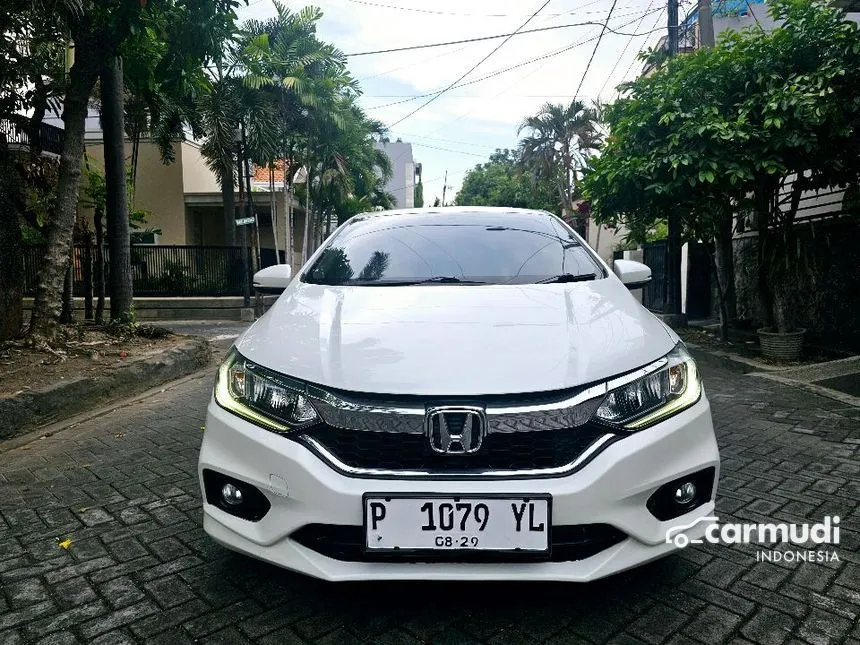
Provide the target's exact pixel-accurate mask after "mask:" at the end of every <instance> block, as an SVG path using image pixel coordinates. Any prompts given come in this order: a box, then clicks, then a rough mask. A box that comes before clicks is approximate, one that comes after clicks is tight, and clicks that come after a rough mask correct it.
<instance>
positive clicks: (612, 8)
mask: <svg viewBox="0 0 860 645" xmlns="http://www.w3.org/2000/svg"><path fill="white" fill-rule="evenodd" d="M616 4H618V0H612V6H611V7H609V13H608V14H607V15H606V24H604V25H603V29H602V30H601V31H600V35H599V36H598V37H597V42H596V43H594V49H593V50H592V51H591V58H589V59H588V64H587V65H586V66H585V71H584V72H583V73H582V78H580V79H579V85H578V86H577V88H576V92H574V94H573V100H574V101H576V97H577V96H579V90H581V89H582V84H583V83H584V82H585V76H586V75H587V74H588V70H589V69H591V62H592V61H593V60H594V55H595V54H596V53H597V48H598V47H600V41H601V40H603V34H605V33H606V26H607V25H608V24H609V20H610V19H611V18H612V12H613V11H615V5H616ZM649 6H650V5H649Z"/></svg>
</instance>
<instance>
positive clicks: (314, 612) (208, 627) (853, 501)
mask: <svg viewBox="0 0 860 645" xmlns="http://www.w3.org/2000/svg"><path fill="white" fill-rule="evenodd" d="M701 363H702V365H701V366H702V370H703V373H704V375H705V379H706V387H707V391H708V395H709V397H710V399H711V401H712V404H713V410H714V420H715V424H716V427H717V433H718V439H719V443H720V448H721V450H722V456H723V477H722V481H721V487H720V497H719V500H718V504H717V511H718V514H719V516H720V517H721V519H723V520H729V519H735V520H738V521H767V520H773V519H776V520H780V521H787V522H801V521H807V520H809V521H820V520H821V518H822V516H823V515H825V514H838V515H840V517H841V518H842V522H841V526H842V544H841V545H840V547H839V549H838V554H839V557H840V561H839V562H829V563H821V564H817V563H785V562H781V563H778V564H777V563H768V562H756V560H755V557H754V549H753V548H752V547H738V546H712V545H704V546H696V547H691V548H689V549H687V550H685V551H683V552H681V553H679V554H677V555H673V556H671V557H669V558H666V559H663V560H661V561H659V562H656V563H653V564H650V565H648V566H646V567H643V568H640V569H638V570H635V571H631V572H628V573H625V574H622V575H619V576H616V577H613V578H611V579H608V580H603V581H599V582H596V583H593V584H589V585H565V584H497V583H494V584H479V583H470V584H441V583H408V584H395V583H386V584H368V583H360V584H359V583H351V584H341V585H332V584H326V583H322V582H318V581H315V580H311V579H308V578H304V577H301V576H298V575H294V574H291V573H289V572H286V571H283V570H280V569H277V568H275V567H272V566H269V565H266V564H263V563H260V562H256V561H252V560H249V559H247V558H244V557H241V556H238V555H234V554H231V553H229V552H227V551H225V550H223V549H221V548H220V547H218V546H216V545H214V544H213V543H211V542H210V541H209V540H208V539H207V537H206V536H205V534H204V533H203V531H202V529H201V526H200V524H201V521H200V520H201V512H200V497H199V491H198V488H197V476H196V471H195V467H196V458H197V451H198V448H199V444H200V440H201V436H202V433H201V426H202V424H203V410H204V408H205V404H206V400H207V398H208V396H209V390H210V386H211V375H209V374H207V375H206V376H205V377H202V376H201V378H199V379H192V380H189V381H186V382H184V383H182V384H181V385H177V386H175V387H174V388H172V389H168V390H167V391H165V392H163V393H161V394H157V395H155V396H153V397H150V398H148V399H145V400H143V401H140V402H137V403H135V404H133V405H131V406H128V407H125V408H121V409H119V410H116V411H114V412H112V413H110V414H107V415H105V416H102V417H99V418H95V419H92V420H90V421H88V422H86V423H85V424H82V425H81V426H79V427H77V428H73V429H69V430H66V431H63V432H60V433H57V434H54V435H53V436H50V437H47V438H44V439H40V440H37V441H35V442H34V443H30V444H28V445H26V446H23V447H18V448H14V449H7V450H6V451H5V452H0V644H3V645H8V644H12V643H54V644H65V643H80V642H92V643H104V644H110V645H116V644H121V643H144V642H145V643H170V644H182V643H195V642H197V643H243V642H253V643H261V644H272V645H283V644H291V643H321V644H322V643H330V644H337V645H340V644H345V643H380V644H389V643H390V644H400V643H473V644H480V643H486V644H493V645H496V644H498V645H508V644H511V645H513V644H517V643H550V644H553V645H562V644H572V643H594V642H613V643H640V644H641V643H654V644H656V643H672V644H676V643H677V644H679V645H680V644H682V643H706V644H711V643H727V642H732V643H761V644H763V645H778V644H781V643H811V644H814V645H818V644H826V643H852V644H860V622H858V621H859V620H860V554H858V550H860V548H858V547H860V539H858V534H860V530H858V529H860V510H858V509H860V501H858V500H860V420H858V414H857V412H858V410H856V409H851V408H846V407H844V406H843V405H842V404H840V403H838V402H836V401H831V400H829V399H824V398H819V397H817V396H815V395H813V394H809V393H806V392H804V391H801V390H796V389H791V388H788V387H786V386H783V385H780V384H777V383H773V382H770V381H766V380H763V379H758V378H756V377H752V376H745V375H742V374H740V373H738V372H733V371H730V370H728V369H726V367H725V366H723V365H721V364H718V363H713V364H711V362H710V361H709V360H703V361H702V362H701ZM0 449H2V446H0ZM58 538H59V539H65V538H71V539H72V545H71V547H70V548H69V549H68V550H63V549H62V548H60V547H59V546H58V543H57V539H58Z"/></svg>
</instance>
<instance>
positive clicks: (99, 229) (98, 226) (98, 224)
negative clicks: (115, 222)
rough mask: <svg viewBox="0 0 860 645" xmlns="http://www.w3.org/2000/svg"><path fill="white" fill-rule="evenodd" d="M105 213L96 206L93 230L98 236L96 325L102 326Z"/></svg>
mask: <svg viewBox="0 0 860 645" xmlns="http://www.w3.org/2000/svg"><path fill="white" fill-rule="evenodd" d="M103 218H104V213H103V212H102V209H101V206H96V208H95V212H94V213H93V229H95V234H96V323H97V324H99V325H101V324H102V323H103V322H104V317H105V246H104V244H105V236H104V226H103V224H102V221H103Z"/></svg>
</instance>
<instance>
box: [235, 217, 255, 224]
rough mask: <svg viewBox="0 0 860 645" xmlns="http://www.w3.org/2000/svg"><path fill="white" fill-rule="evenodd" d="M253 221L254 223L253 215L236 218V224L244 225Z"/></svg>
mask: <svg viewBox="0 0 860 645" xmlns="http://www.w3.org/2000/svg"><path fill="white" fill-rule="evenodd" d="M253 223H254V218H253V217H242V218H240V219H237V220H236V226H246V225H248V224H253Z"/></svg>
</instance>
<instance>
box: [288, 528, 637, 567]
mask: <svg viewBox="0 0 860 645" xmlns="http://www.w3.org/2000/svg"><path fill="white" fill-rule="evenodd" d="M290 537H291V538H292V539H293V540H295V541H296V542H298V543H299V544H302V545H303V546H306V547H308V548H309V549H312V550H314V551H316V552H317V553H320V554H322V555H324V556H326V557H329V558H333V559H335V560H343V561H346V562H391V561H398V560H399V561H406V562H541V561H543V562H546V561H551V562H571V561H574V560H584V559H586V558H590V557H591V556H593V555H596V554H598V553H600V552H601V551H603V550H604V549H608V548H609V547H611V546H614V545H616V544H618V543H619V542H622V541H623V540H624V539H625V538H626V537H627V536H626V535H625V534H624V533H622V532H621V531H619V530H618V529H616V528H615V527H614V526H610V525H609V524H575V525H568V526H553V527H552V530H551V531H550V545H551V546H550V552H549V553H548V554H546V553H541V554H533V553H510V552H491V551H487V552H480V551H473V552H466V553H463V552H458V553H451V552H446V551H438V552H432V551H431V552H421V553H406V554H399V553H373V552H366V551H365V549H364V528H363V527H361V526H344V525H338V524H308V525H307V526H303V527H302V528H300V529H299V530H297V531H295V532H294V533H293V534H292V535H291V536H290Z"/></svg>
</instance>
